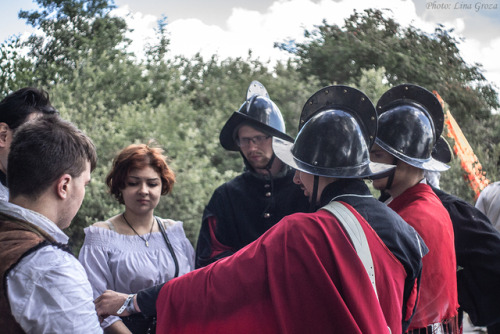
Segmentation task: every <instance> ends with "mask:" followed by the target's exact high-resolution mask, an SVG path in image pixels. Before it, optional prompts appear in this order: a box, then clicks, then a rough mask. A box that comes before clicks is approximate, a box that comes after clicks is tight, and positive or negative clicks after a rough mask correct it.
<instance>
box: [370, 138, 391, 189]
mask: <svg viewBox="0 0 500 334" xmlns="http://www.w3.org/2000/svg"><path fill="white" fill-rule="evenodd" d="M370 160H371V161H373V162H379V163H384V164H388V165H392V164H394V157H393V156H392V155H391V154H390V153H388V152H387V151H385V150H383V149H382V148H381V147H380V146H378V145H377V144H373V147H372V149H371V150H370ZM387 179H388V177H384V178H382V179H375V180H373V187H374V188H375V189H377V190H384V189H385V187H386V185H387ZM393 183H394V181H393Z"/></svg>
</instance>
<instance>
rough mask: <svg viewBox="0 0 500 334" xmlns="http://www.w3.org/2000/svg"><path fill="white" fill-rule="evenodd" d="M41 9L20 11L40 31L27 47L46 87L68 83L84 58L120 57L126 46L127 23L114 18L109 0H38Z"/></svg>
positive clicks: (37, 73) (39, 78)
mask: <svg viewBox="0 0 500 334" xmlns="http://www.w3.org/2000/svg"><path fill="white" fill-rule="evenodd" d="M36 3H37V4H38V5H39V6H40V8H39V9H38V10H33V11H24V10H21V11H20V12H19V18H21V19H25V20H26V21H27V23H28V24H30V25H32V26H33V27H35V28H37V29H38V30H39V32H41V34H38V33H37V34H33V35H31V36H30V37H29V38H28V40H27V41H25V42H24V45H25V46H27V47H28V48H29V49H30V52H29V55H30V56H31V57H33V59H35V66H34V73H35V78H34V81H35V82H36V83H37V84H38V85H47V84H51V83H55V82H60V81H63V82H64V81H69V80H70V79H71V78H72V74H73V73H74V70H75V69H76V68H77V67H78V63H79V62H80V61H81V60H82V59H86V60H89V59H92V60H93V61H97V60H99V59H100V58H101V56H102V55H103V54H105V53H106V54H107V55H108V56H109V57H111V58H113V57H115V56H119V55H121V54H122V53H123V52H124V51H123V47H124V46H125V45H126V44H127V42H128V41H127V39H126V38H125V32H126V30H127V26H126V23H125V20H124V19H122V18H120V17H113V16H111V15H110V11H111V10H112V9H113V8H114V5H113V3H112V1H109V0H36Z"/></svg>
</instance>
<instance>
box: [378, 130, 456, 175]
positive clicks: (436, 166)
mask: <svg viewBox="0 0 500 334" xmlns="http://www.w3.org/2000/svg"><path fill="white" fill-rule="evenodd" d="M375 143H376V144H377V145H378V146H380V147H381V148H382V149H383V150H384V151H386V152H388V153H389V154H391V155H393V156H395V157H396V158H398V159H399V160H401V161H403V162H406V163H407V164H408V165H411V166H413V167H417V168H420V169H423V170H428V171H431V172H444V171H446V170H448V169H449V168H450V166H448V165H447V164H444V163H442V162H440V161H438V160H436V159H434V158H432V157H430V158H429V159H417V158H411V157H407V156H406V155H404V154H402V153H400V152H398V151H396V150H395V149H393V148H392V147H390V146H389V145H387V144H385V143H384V142H383V141H381V140H380V139H378V138H377V139H376V140H375Z"/></svg>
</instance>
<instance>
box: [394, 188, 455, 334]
mask: <svg viewBox="0 0 500 334" xmlns="http://www.w3.org/2000/svg"><path fill="white" fill-rule="evenodd" d="M389 207H390V208H392V209H393V210H394V211H396V212H397V213H398V214H399V215H400V216H401V217H402V218H403V219H404V220H405V221H406V222H407V223H408V224H410V225H411V226H413V228H414V229H415V230H416V231H417V232H418V233H419V234H420V236H421V237H422V239H424V242H425V244H426V245H427V247H428V248H429V253H428V254H427V255H426V256H424V257H423V259H422V281H421V285H420V295H419V299H418V302H417V310H416V312H415V315H414V316H413V320H412V322H411V324H410V327H409V329H416V328H423V327H426V326H427V325H429V324H433V323H439V322H442V321H443V320H448V319H451V318H453V317H455V316H456V315H457V313H458V312H457V309H458V306H459V305H458V297H457V276H456V270H457V266H456V259H455V246H454V235H453V225H452V223H451V220H450V216H449V214H448V211H446V209H445V208H444V206H443V205H442V203H441V201H440V200H439V198H438V197H437V196H436V195H435V194H434V192H433V191H432V189H431V188H430V187H429V186H428V185H427V184H423V183H419V184H417V185H415V186H413V187H411V188H409V189H407V190H406V191H405V192H404V193H402V194H401V195H400V196H398V197H396V198H395V199H394V200H393V201H392V202H390V203H389Z"/></svg>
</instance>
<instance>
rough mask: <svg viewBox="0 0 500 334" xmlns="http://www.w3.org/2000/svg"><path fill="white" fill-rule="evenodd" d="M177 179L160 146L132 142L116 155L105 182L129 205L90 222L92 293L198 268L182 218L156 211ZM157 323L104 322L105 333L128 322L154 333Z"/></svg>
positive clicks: (85, 252) (86, 251)
mask: <svg viewBox="0 0 500 334" xmlns="http://www.w3.org/2000/svg"><path fill="white" fill-rule="evenodd" d="M174 182H175V174H174V172H173V171H172V170H171V169H170V168H169V166H168V164H167V162H166V157H165V156H164V155H163V150H162V149H161V148H158V147H151V146H149V145H145V144H134V145H130V146H128V147H126V148H125V149H123V150H122V151H121V152H120V153H119V154H118V155H117V156H116V158H115V159H114V161H113V167H112V169H111V171H110V173H109V174H108V176H107V178H106V184H107V186H108V187H109V192H110V193H111V195H113V196H114V197H115V199H116V200H117V201H118V202H119V203H120V204H123V205H124V206H125V210H124V211H123V212H122V213H120V214H118V215H116V216H114V217H111V218H109V219H108V220H106V221H101V222H97V223H95V224H93V225H92V226H90V227H87V228H86V229H85V241H84V244H83V246H82V249H81V251H80V255H79V259H80V262H81V263H82V264H83V266H84V267H85V270H86V271H87V275H88V277H89V281H90V283H91V284H92V288H93V290H94V297H98V296H100V295H101V294H102V293H103V292H104V291H105V290H107V289H112V290H116V291H120V292H124V293H130V294H132V293H136V292H137V291H139V290H141V289H144V288H147V287H150V286H154V285H156V284H159V283H162V282H165V281H169V280H170V279H172V278H174V277H177V276H179V275H182V274H185V273H187V272H189V271H191V270H193V269H194V250H193V247H192V245H191V243H190V242H189V240H188V239H187V238H186V235H185V233H184V230H183V227H182V222H180V221H174V220H171V219H162V218H159V217H156V216H154V209H155V208H156V206H157V205H158V203H159V201H160V197H161V196H162V195H166V194H168V193H169V192H170V191H171V190H172V187H173V185H174ZM155 323H156V320H155V319H154V318H145V317H142V316H129V317H121V318H120V317H116V316H114V317H108V318H107V319H105V320H104V321H103V322H102V323H101V326H102V327H103V328H104V331H105V332H106V333H114V332H116V331H119V330H120V329H121V330H124V329H125V328H124V326H126V327H127V328H128V329H129V330H130V331H131V332H132V333H154V329H155ZM148 330H149V331H148Z"/></svg>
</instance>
